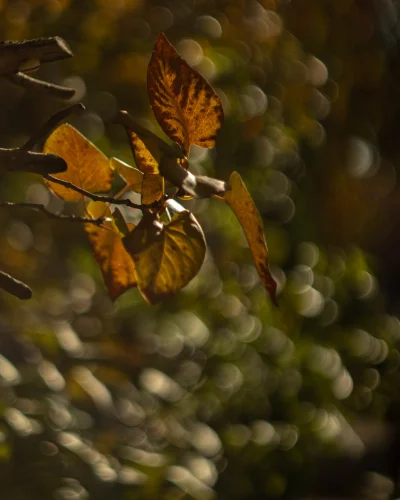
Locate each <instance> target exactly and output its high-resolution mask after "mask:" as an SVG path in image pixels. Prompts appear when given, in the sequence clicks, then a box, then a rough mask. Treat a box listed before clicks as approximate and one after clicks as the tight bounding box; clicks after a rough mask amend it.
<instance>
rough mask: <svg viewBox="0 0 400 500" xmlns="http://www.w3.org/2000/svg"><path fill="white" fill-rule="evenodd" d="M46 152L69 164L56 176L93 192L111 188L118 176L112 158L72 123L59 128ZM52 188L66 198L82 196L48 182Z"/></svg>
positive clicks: (75, 198)
mask: <svg viewBox="0 0 400 500" xmlns="http://www.w3.org/2000/svg"><path fill="white" fill-rule="evenodd" d="M44 152H45V153H52V154H55V155H58V156H61V158H63V159H64V160H65V161H66V162H67V165H68V168H67V170H66V171H65V172H63V173H61V174H57V175H55V177H57V178H58V179H62V180H64V181H68V182H72V183H73V184H75V185H76V186H78V187H80V188H82V189H85V190H86V191H89V192H91V193H105V192H107V191H109V190H110V189H111V181H112V178H113V175H114V172H113V170H112V168H111V167H110V163H109V161H108V158H107V157H106V156H105V155H104V154H103V153H102V152H101V151H100V150H99V149H97V148H96V146H94V144H92V143H91V142H90V141H89V140H88V139H86V137H84V136H83V135H82V134H81V133H80V132H78V131H77V130H76V129H75V128H74V127H72V126H71V125H69V124H64V125H61V126H60V127H58V128H57V129H56V130H54V132H53V133H52V134H51V135H50V136H49V137H48V139H47V141H46V143H45V145H44ZM46 184H47V185H48V186H49V187H50V189H51V190H52V191H53V192H54V193H55V194H56V195H57V196H59V197H60V198H62V199H63V200H65V201H77V200H79V199H81V198H82V195H81V194H79V193H77V192H75V191H73V190H71V189H68V188H65V187H64V186H60V185H59V184H56V183H54V182H50V181H46Z"/></svg>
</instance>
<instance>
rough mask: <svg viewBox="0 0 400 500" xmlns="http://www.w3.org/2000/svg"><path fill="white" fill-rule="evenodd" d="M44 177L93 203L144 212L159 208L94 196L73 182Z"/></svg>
mask: <svg viewBox="0 0 400 500" xmlns="http://www.w3.org/2000/svg"><path fill="white" fill-rule="evenodd" d="M43 177H44V178H45V179H47V180H48V181H51V182H55V183H56V184H60V185H61V186H64V187H65V188H68V189H72V190H73V191H76V192H77V193H80V194H82V195H83V196H87V197H88V198H90V199H91V200H93V201H102V202H103V203H110V204H111V205H125V206H126V207H130V208H135V209H136V210H142V211H143V209H146V208H154V207H156V206H157V204H156V203H153V204H151V205H139V204H138V203H133V201H131V200H127V199H123V200H118V199H116V198H113V197H112V196H111V197H110V196H103V195H98V194H93V193H90V192H89V191H86V190H85V189H82V188H80V187H78V186H75V184H72V182H68V181H63V180H61V179H57V177H53V176H52V175H44V176H43Z"/></svg>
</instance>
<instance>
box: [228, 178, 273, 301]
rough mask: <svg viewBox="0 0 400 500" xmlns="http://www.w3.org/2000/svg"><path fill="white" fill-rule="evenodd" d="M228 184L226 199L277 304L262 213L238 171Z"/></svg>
mask: <svg viewBox="0 0 400 500" xmlns="http://www.w3.org/2000/svg"><path fill="white" fill-rule="evenodd" d="M228 185H229V187H230V190H229V191H226V193H225V195H224V200H225V202H226V203H227V204H228V205H229V206H230V207H231V209H232V210H233V212H234V213H235V215H236V217H237V218H238V220H239V222H240V225H241V226H242V228H243V231H244V234H245V236H246V239H247V242H248V244H249V247H250V250H251V253H252V255H253V259H254V262H255V265H256V268H257V271H258V274H259V276H260V279H261V283H262V284H263V285H264V287H265V288H266V290H267V291H268V293H269V296H270V297H271V300H272V302H273V303H274V304H275V305H277V301H276V283H275V280H274V278H273V277H272V275H271V272H270V270H269V267H268V248H267V243H266V241H265V237H264V230H263V223H262V220H261V217H260V214H259V212H258V210H257V208H256V206H255V204H254V201H253V199H252V198H251V196H250V193H249V192H248V190H247V188H246V186H245V184H244V182H243V180H242V178H241V177H240V175H239V174H238V173H237V172H232V174H231V176H230V179H229V182H228Z"/></svg>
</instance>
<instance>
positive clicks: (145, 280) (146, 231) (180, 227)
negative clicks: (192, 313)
mask: <svg viewBox="0 0 400 500" xmlns="http://www.w3.org/2000/svg"><path fill="white" fill-rule="evenodd" d="M123 243H124V245H125V248H126V249H127V251H128V252H129V253H130V255H131V256H132V258H133V260H134V262H135V269H136V276H137V282H138V287H139V290H140V292H141V294H142V295H143V296H144V298H145V299H146V300H147V301H148V302H150V303H151V304H155V303H157V302H160V301H161V300H163V299H166V298H168V297H170V296H172V295H174V294H175V293H177V292H178V291H179V290H180V289H181V288H182V287H184V286H185V285H187V284H188V283H189V281H190V280H191V279H193V278H194V277H195V276H196V274H197V273H198V272H199V270H200V267H201V265H202V263H203V260H204V256H205V251H206V244H205V240H204V235H203V231H202V229H201V227H200V226H199V224H198V222H197V221H196V219H195V218H194V217H193V215H192V214H190V213H189V212H188V211H184V212H181V213H178V214H175V215H174V216H173V217H172V219H171V221H170V222H169V224H166V225H164V224H162V223H161V222H160V221H159V220H158V219H157V218H156V216H154V215H153V214H151V213H147V212H145V214H144V216H143V218H142V220H141V221H140V223H139V224H138V226H137V227H136V229H134V230H133V231H132V232H131V233H130V234H129V235H128V236H127V237H126V238H124V239H123Z"/></svg>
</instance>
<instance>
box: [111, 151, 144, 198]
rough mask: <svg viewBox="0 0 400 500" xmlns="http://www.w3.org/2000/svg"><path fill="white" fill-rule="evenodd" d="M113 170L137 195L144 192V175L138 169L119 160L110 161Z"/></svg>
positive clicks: (112, 159)
mask: <svg viewBox="0 0 400 500" xmlns="http://www.w3.org/2000/svg"><path fill="white" fill-rule="evenodd" d="M110 165H111V168H113V169H114V170H116V171H117V172H118V174H119V175H120V176H121V177H122V179H123V180H124V181H125V182H126V185H127V187H128V188H129V189H132V191H135V193H140V192H141V191H142V181H143V174H142V172H140V170H138V169H137V168H134V167H131V166H130V165H128V164H127V163H125V162H123V161H121V160H119V159H118V158H111V159H110Z"/></svg>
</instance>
